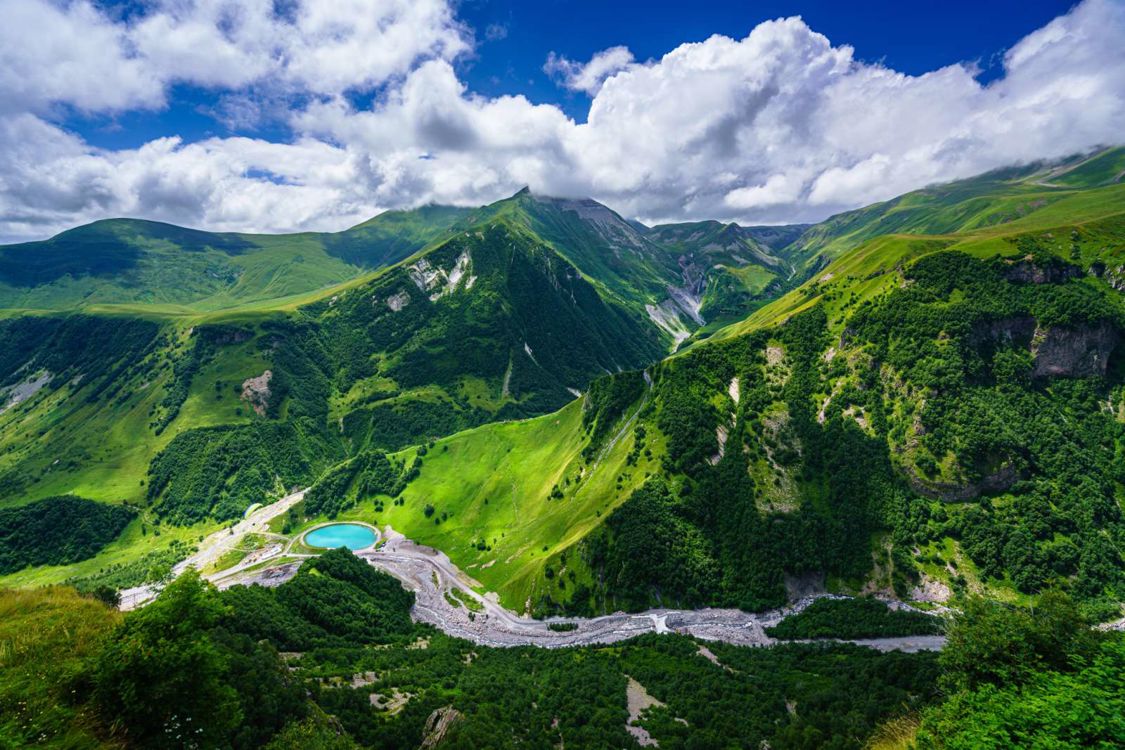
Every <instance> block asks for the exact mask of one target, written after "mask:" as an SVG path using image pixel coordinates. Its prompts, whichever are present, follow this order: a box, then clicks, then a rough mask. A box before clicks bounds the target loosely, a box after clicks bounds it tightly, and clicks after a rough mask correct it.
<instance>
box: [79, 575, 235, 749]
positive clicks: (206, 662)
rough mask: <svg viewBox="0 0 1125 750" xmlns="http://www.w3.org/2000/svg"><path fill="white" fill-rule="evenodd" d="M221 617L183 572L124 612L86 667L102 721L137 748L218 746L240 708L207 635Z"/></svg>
mask: <svg viewBox="0 0 1125 750" xmlns="http://www.w3.org/2000/svg"><path fill="white" fill-rule="evenodd" d="M222 614H223V605H222V603H221V600H220V599H219V595H218V592H217V591H216V590H215V589H214V588H213V587H212V586H211V585H210V584H208V583H206V582H204V581H203V580H202V579H201V578H200V577H199V574H198V573H197V572H196V571H194V570H192V569H189V570H188V571H187V572H185V573H184V574H183V575H182V576H180V577H179V578H178V579H177V580H176V581H174V582H173V583H171V584H170V585H169V586H168V587H167V588H166V589H165V590H164V591H163V592H162V593H161V595H160V596H159V597H158V598H157V599H156V601H154V602H153V603H152V604H150V605H148V606H147V607H145V608H144V609H141V610H138V611H136V612H134V613H132V614H131V615H129V616H128V617H127V619H126V620H125V623H124V624H123V625H122V626H121V627H120V628H119V629H118V630H117V632H116V633H115V634H114V636H113V637H112V639H111V641H110V642H109V643H108V644H107V646H106V648H105V650H104V651H103V652H102V653H101V654H100V655H99V656H98V658H97V659H96V662H95V664H94V669H93V675H92V679H93V684H94V700H95V702H96V704H97V706H98V708H99V710H100V711H101V713H102V715H103V717H104V718H105V719H106V720H107V723H109V724H111V725H113V726H119V727H123V728H124V729H123V730H122V731H123V733H124V734H126V735H127V737H128V739H129V740H130V742H131V743H132V744H135V745H137V746H139V747H168V746H177V745H180V746H186V747H193V746H195V747H213V746H216V745H221V744H224V742H223V738H224V737H225V736H226V735H227V734H228V732H230V731H231V730H232V729H234V728H235V727H237V726H238V724H239V722H240V721H241V719H242V711H241V709H240V707H239V699H238V693H237V691H236V690H235V689H234V688H233V687H232V686H231V685H229V684H228V683H227V682H226V680H225V677H226V675H227V672H228V669H229V660H228V657H227V655H226V654H225V653H224V652H223V651H222V650H221V649H220V648H218V647H217V646H216V645H215V643H214V642H213V640H212V638H211V635H210V630H211V628H213V627H214V625H215V624H216V623H217V622H218V620H219V618H220V617H221V616H222Z"/></svg>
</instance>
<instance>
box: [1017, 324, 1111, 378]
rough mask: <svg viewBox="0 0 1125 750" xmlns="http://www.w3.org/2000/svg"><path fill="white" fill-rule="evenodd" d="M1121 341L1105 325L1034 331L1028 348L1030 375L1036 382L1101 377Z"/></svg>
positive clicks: (1109, 327)
mask: <svg viewBox="0 0 1125 750" xmlns="http://www.w3.org/2000/svg"><path fill="white" fill-rule="evenodd" d="M1120 341H1121V335H1120V334H1119V333H1118V332H1117V329H1116V328H1114V327H1113V325H1112V324H1111V323H1109V322H1108V321H1102V322H1100V323H1096V324H1089V325H1083V326H1077V327H1075V328H1063V327H1055V328H1049V329H1047V330H1046V331H1043V330H1037V331H1036V332H1035V336H1034V339H1033V341H1032V348H1031V353H1032V355H1033V357H1034V358H1035V369H1034V371H1033V373H1032V374H1033V376H1034V377H1037V378H1043V377H1067V378H1084V377H1091V376H1097V377H1101V376H1104V375H1105V371H1106V365H1107V364H1108V363H1109V357H1110V355H1111V354H1112V353H1113V350H1114V349H1116V348H1117V345H1118V343H1120Z"/></svg>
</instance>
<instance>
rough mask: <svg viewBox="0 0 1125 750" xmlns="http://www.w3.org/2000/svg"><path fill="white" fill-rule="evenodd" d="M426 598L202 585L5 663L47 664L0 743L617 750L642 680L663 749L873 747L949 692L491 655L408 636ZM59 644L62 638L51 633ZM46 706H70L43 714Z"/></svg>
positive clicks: (763, 661) (693, 655)
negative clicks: (441, 731) (432, 738)
mask: <svg viewBox="0 0 1125 750" xmlns="http://www.w3.org/2000/svg"><path fill="white" fill-rule="evenodd" d="M4 596H13V597H21V596H26V595H24V594H19V593H15V592H12V593H10V594H9V593H7V592H6V593H5V594H4ZM55 596H61V594H55ZM412 600H413V596H412V595H411V594H409V593H407V592H405V591H403V590H402V588H401V587H400V585H399V584H398V582H397V581H395V580H394V579H391V578H390V577H388V576H386V575H385V574H383V573H380V572H378V571H376V570H375V569H374V568H372V567H371V566H369V565H368V564H366V563H365V562H363V561H362V560H359V559H358V558H355V557H353V556H352V555H351V554H350V553H348V552H346V551H343V550H337V551H333V552H329V553H326V554H324V555H322V556H321V557H319V558H317V559H316V560H314V561H310V562H309V563H307V564H306V565H305V566H304V567H303V568H302V570H301V571H300V573H299V574H298V575H297V576H296V577H295V578H294V579H292V580H291V581H289V582H287V583H285V584H283V585H282V586H280V587H278V588H276V589H265V588H261V587H257V586H255V587H251V588H244V587H234V588H232V589H229V590H227V591H225V592H221V593H220V592H217V591H215V590H214V589H213V588H211V587H210V586H208V585H207V584H206V583H204V582H203V581H201V580H200V579H199V578H198V576H197V575H195V574H187V575H185V576H183V577H181V578H180V579H178V580H177V581H176V582H174V583H172V584H171V585H169V586H168V587H167V589H166V590H165V591H164V592H163V593H162V594H161V595H160V597H159V598H158V599H157V600H156V601H155V602H154V603H153V604H151V605H149V606H147V607H145V608H144V609H142V610H140V611H138V612H135V613H131V614H127V615H126V616H125V617H124V619H123V621H121V622H120V624H111V625H109V627H108V628H107V627H103V628H102V631H103V632H104V633H105V635H104V636H103V637H101V638H100V639H98V640H97V641H96V645H95V644H91V645H90V646H89V647H84V648H85V650H84V651H80V652H79V653H80V654H81V656H82V658H80V659H75V662H76V663H72V664H71V665H70V666H69V667H68V668H67V669H65V670H63V671H62V672H61V673H60V672H58V671H55V670H54V669H53V668H49V667H47V666H46V665H40V664H39V663H38V662H36V661H35V660H37V659H41V658H42V657H43V652H42V651H41V650H39V649H29V650H20V651H19V652H18V653H17V654H11V655H5V656H3V657H0V658H4V659H8V660H15V661H9V662H8V665H10V666H17V665H18V666H22V667H23V668H25V669H31V668H34V669H37V670H38V669H47V672H46V673H45V676H46V677H47V679H45V680H43V681H42V682H41V683H40V684H38V685H37V686H36V688H35V690H34V691H32V692H31V693H29V694H24V695H23V697H22V700H24V701H26V700H28V699H29V698H30V699H31V701H32V703H31V704H30V705H28V704H27V703H24V704H23V705H22V706H19V707H17V708H16V710H15V711H8V710H5V711H4V712H2V715H3V717H4V718H3V719H0V737H3V738H4V740H5V741H8V742H11V743H15V744H17V745H18V744H21V743H22V742H25V741H27V740H28V739H29V738H32V737H37V738H40V739H41V740H44V741H46V742H47V744H57V743H60V742H62V741H64V739H65V738H66V737H67V736H68V734H69V735H70V736H71V737H72V738H73V734H74V733H77V732H79V731H82V732H83V733H85V734H86V736H87V737H88V738H89V740H90V741H93V742H94V743H96V742H117V743H123V744H125V745H127V746H130V747H192V746H199V747H232V748H241V747H247V748H251V747H261V746H263V745H265V744H267V743H268V742H270V741H271V740H273V741H275V742H277V743H282V742H283V741H284V738H285V737H287V736H290V734H301V733H306V734H308V735H310V736H311V737H315V738H316V739H315V740H314V739H308V740H306V741H307V743H308V744H303V745H302V746H306V747H318V746H320V745H317V744H315V743H316V742H324V743H328V742H339V743H342V744H341V745H340V746H353V744H352V743H356V744H358V745H360V746H363V747H374V748H382V747H386V748H392V747H403V746H418V745H419V744H421V743H422V742H423V740H424V738H425V737H426V736H427V732H430V733H432V724H433V721H432V717H433V716H434V715H435V713H437V714H438V715H445V716H447V717H448V718H450V719H451V721H450V722H449V723H450V726H449V727H448V731H447V732H446V733H445V735H444V739H443V740H442V746H443V747H446V746H447V747H466V748H468V747H474V748H477V747H516V746H523V747H527V746H530V747H544V748H549V747H554V746H556V745H557V744H558V743H559V742H563V743H565V744H567V745H570V746H575V747H589V748H598V747H606V748H608V747H621V746H628V745H631V744H632V742H633V740H632V739H631V738H630V737H629V735H628V734H627V732H626V724H627V722H628V721H629V713H628V710H627V706H626V691H627V689H628V684H629V683H630V682H631V681H633V682H636V683H639V685H640V686H642V687H641V688H640V689H643V690H646V691H647V692H648V693H649V694H650V695H652V697H653V698H655V699H656V700H657V701H659V703H658V704H657V706H656V707H654V708H652V709H649V711H648V712H647V713H645V714H643V715H642V716H641V719H640V722H639V723H640V725H641V726H643V727H644V728H645V729H646V730H647V731H648V732H650V733H651V734H652V736H654V737H656V738H658V739H659V740H660V742H661V746H662V747H672V748H679V747H711V746H714V745H715V744H716V743H719V744H723V745H729V744H730V743H732V742H733V743H734V744H736V745H739V746H742V745H753V746H757V745H758V744H760V743H761V742H762V741H768V742H769V743H770V744H771V746H773V747H778V748H806V747H809V748H811V747H823V746H825V743H829V744H831V746H833V747H860V746H861V745H862V742H863V740H864V738H865V737H867V736H869V735H870V734H872V732H874V731H875V729H876V726H877V724H878V722H879V721H880V720H881V719H883V718H885V717H888V716H890V715H894V714H897V713H900V712H902V711H903V710H904V708H906V707H911V706H913V707H918V708H920V707H922V706H923V705H925V704H927V703H928V702H930V701H932V700H933V698H934V696H935V689H936V680H937V666H936V660H935V657H934V656H933V655H932V654H914V655H909V654H900V653H891V654H880V653H879V652H876V651H872V650H868V649H862V648H857V647H852V646H847V645H824V646H820V645H815V646H814V645H803V646H785V647H779V648H774V649H754V648H740V647H733V646H726V645H724V644H709V646H708V647H709V649H710V651H709V652H708V653H710V654H711V655H712V657H713V658H714V661H711V660H709V659H708V658H705V657H704V656H703V655H701V652H700V646H699V644H698V643H696V642H695V641H693V640H692V639H690V638H684V637H680V636H648V637H645V638H641V639H637V640H633V641H629V642H626V643H622V644H617V645H614V646H606V647H586V648H571V649H558V650H552V649H535V648H513V649H493V648H487V647H482V646H477V645H474V644H471V643H468V642H465V641H460V640H457V639H453V638H449V637H448V636H445V635H443V634H441V633H439V632H436V631H434V630H432V629H430V628H428V627H425V626H421V625H415V624H413V623H412V622H411V621H410V618H409V616H408V610H409V607H410V605H411V603H412ZM0 601H3V600H0ZM79 601H80V600H75V601H71V600H67V602H68V603H67V607H66V608H61V607H59V608H58V609H61V611H57V610H56V609H51V608H50V607H48V606H47V603H45V602H42V601H40V602H38V603H37V604H36V606H26V605H27V602H25V603H24V604H25V611H23V612H22V613H21V615H20V618H21V620H22V621H23V623H24V624H25V626H26V624H27V623H28V622H29V621H30V620H33V619H34V618H35V617H36V614H35V613H37V612H38V613H42V614H41V615H40V616H42V617H44V618H49V620H48V621H49V622H51V623H58V622H59V621H60V620H61V619H63V618H64V617H71V616H76V614H74V613H75V612H76V610H77V608H79V607H82V608H86V607H88V606H90V605H86V604H80V603H79ZM94 614H96V611H95V612H90V613H86V615H85V616H84V617H83V619H82V622H83V624H85V623H88V622H89V620H90V618H91V617H93V615H94ZM67 627H70V628H72V629H74V628H77V627H78V623H71V624H69V625H68V626H67ZM52 635H53V633H52V631H51V630H50V629H49V628H48V629H45V630H41V631H39V634H38V636H37V637H38V638H41V639H44V640H46V639H49V638H51V637H52ZM281 652H284V653H285V657H284V659H282V658H281V656H280V655H279V654H280V653H281ZM32 665H34V667H33V666H32ZM17 671H18V670H17ZM9 674H11V677H12V678H14V681H13V679H5V680H0V705H3V706H5V707H11V704H9V703H8V701H11V700H16V699H17V698H16V696H17V693H16V692H13V691H14V690H17V689H19V683H20V680H19V678H17V677H16V674H15V673H14V672H10V671H9ZM861 686H862V687H861ZM633 689H637V688H633ZM72 691H73V692H72ZM67 696H69V697H67ZM372 696H377V698H375V699H373V698H372ZM48 705H57V708H53V709H52V710H50V711H47V712H43V711H42V710H41V708H43V707H45V706H48ZM787 706H788V708H787ZM794 706H795V707H796V710H794V708H793V707H794ZM326 714H327V715H330V716H331V717H332V718H331V719H326V718H324V717H325V715H326ZM79 717H85V719H83V720H80V718H79ZM427 725H430V727H431V729H430V730H427ZM341 732H346V735H345V734H341ZM95 738H96V739H95ZM278 746H283V745H278Z"/></svg>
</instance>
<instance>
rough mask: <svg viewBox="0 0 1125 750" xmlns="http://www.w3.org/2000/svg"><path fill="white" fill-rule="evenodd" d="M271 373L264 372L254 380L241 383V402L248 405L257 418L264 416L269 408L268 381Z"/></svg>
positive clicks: (268, 371) (250, 379) (248, 379)
mask: <svg viewBox="0 0 1125 750" xmlns="http://www.w3.org/2000/svg"><path fill="white" fill-rule="evenodd" d="M272 378H273V372H272V371H271V370H266V371H265V372H263V373H262V374H261V375H259V376H258V377H256V378H247V379H246V380H244V381H242V396H241V398H242V400H243V401H245V402H247V403H248V404H250V406H251V408H253V409H254V412H255V413H256V414H258V416H263V417H264V416H265V414H266V409H268V408H269V406H270V380H271V379H272Z"/></svg>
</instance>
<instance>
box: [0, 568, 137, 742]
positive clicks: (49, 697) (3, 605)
mask: <svg viewBox="0 0 1125 750" xmlns="http://www.w3.org/2000/svg"><path fill="white" fill-rule="evenodd" d="M120 620H121V614H120V613H119V612H117V611H116V610H113V609H110V608H109V607H106V606H105V605H104V604H102V603H101V602H97V601H94V600H92V599H85V598H83V597H81V596H79V595H78V593H77V592H75V591H74V589H71V588H63V587H52V588H47V589H39V590H36V591H13V590H4V589H0V746H2V747H12V748H16V747H28V746H30V745H36V746H38V747H56V748H75V749H80V748H97V747H107V745H106V743H104V742H102V741H101V740H99V739H98V738H97V737H96V736H94V734H93V732H92V731H91V728H90V727H91V722H90V719H89V717H88V716H87V715H86V712H85V710H84V709H82V708H78V707H74V706H73V705H72V704H71V701H70V700H69V696H70V695H71V693H72V692H73V690H74V688H73V687H72V686H71V685H72V682H73V681H74V679H75V678H76V677H77V675H78V673H79V671H80V669H81V666H82V663H83V661H84V660H85V659H86V658H87V657H89V656H90V655H91V654H94V653H96V652H97V650H98V648H99V645H100V643H101V641H102V639H103V638H104V637H105V636H106V635H107V634H108V633H109V631H110V630H111V629H112V628H113V627H114V626H115V625H116V624H117V623H118V622H120Z"/></svg>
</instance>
